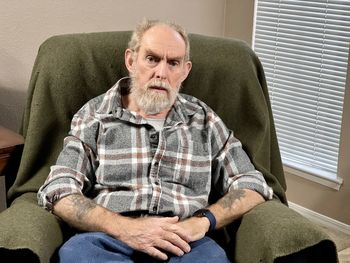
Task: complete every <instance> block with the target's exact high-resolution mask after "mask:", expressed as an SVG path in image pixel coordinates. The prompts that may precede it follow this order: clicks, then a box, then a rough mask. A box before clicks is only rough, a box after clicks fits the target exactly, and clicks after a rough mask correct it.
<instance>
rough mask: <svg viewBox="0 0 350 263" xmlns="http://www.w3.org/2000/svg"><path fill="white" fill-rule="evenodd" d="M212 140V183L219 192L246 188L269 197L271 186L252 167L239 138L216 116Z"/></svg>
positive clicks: (268, 198)
mask: <svg viewBox="0 0 350 263" xmlns="http://www.w3.org/2000/svg"><path fill="white" fill-rule="evenodd" d="M212 144H213V146H214V147H213V149H214V151H213V153H214V156H213V162H212V164H213V183H214V185H215V187H216V189H217V190H218V191H219V192H220V193H221V194H225V193H227V192H228V191H230V190H237V189H249V190H253V191H256V192H258V193H259V194H261V195H262V196H263V197H264V198H265V200H270V199H272V196H273V190H272V188H271V187H270V186H268V184H267V183H266V181H265V178H264V176H263V175H262V173H261V172H260V171H257V170H256V169H255V167H254V165H253V164H252V162H251V160H250V158H249V157H248V155H247V154H246V152H245V151H244V149H243V148H242V144H241V142H240V141H239V140H238V139H237V138H236V137H234V135H233V132H232V131H230V130H228V129H227V128H226V126H225V125H224V124H223V122H222V121H221V120H220V119H219V118H218V119H217V120H216V121H215V122H214V125H213V133H212Z"/></svg>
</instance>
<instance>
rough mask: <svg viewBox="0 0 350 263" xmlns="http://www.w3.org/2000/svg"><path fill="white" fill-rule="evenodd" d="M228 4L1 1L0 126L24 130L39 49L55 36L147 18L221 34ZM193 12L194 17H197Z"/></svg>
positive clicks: (213, 0) (203, 0)
mask: <svg viewBox="0 0 350 263" xmlns="http://www.w3.org/2000/svg"><path fill="white" fill-rule="evenodd" d="M225 2H226V1H225V0H190V1H189V0H176V1H175V0H147V1H144V0H128V1H125V0H104V1H95V0H76V1H70V0H60V1H53V0H35V1H21V0H1V8H0V125H3V126H5V127H7V128H11V129H13V130H18V128H19V126H20V121H21V116H22V112H23V107H24V104H25V98H26V91H27V87H28V82H29V78H30V74H31V70H32V67H33V63H34V59H35V56H36V54H37V50H38V47H39V45H40V44H41V43H42V42H43V41H44V40H45V39H47V38H48V37H50V36H52V35H56V34H64V33H74V32H94V31H113V30H130V29H133V28H134V26H135V24H136V23H137V22H138V21H140V20H141V19H142V18H143V17H144V16H147V17H149V18H159V19H163V20H172V21H176V22H178V23H180V24H182V25H183V26H184V27H185V28H186V29H187V30H188V31H189V32H194V33H202V34H207V35H214V36H222V35H223V28H224V10H225ZM194 14H195V15H194Z"/></svg>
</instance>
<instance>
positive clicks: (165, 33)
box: [140, 26, 186, 57]
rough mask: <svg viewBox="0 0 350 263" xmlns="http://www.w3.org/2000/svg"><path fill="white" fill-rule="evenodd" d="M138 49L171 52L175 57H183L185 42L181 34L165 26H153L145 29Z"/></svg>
mask: <svg viewBox="0 0 350 263" xmlns="http://www.w3.org/2000/svg"><path fill="white" fill-rule="evenodd" d="M140 49H143V50H144V51H151V52H154V53H159V52H160V53H163V52H166V53H167V54H169V55H170V54H172V56H176V57H184V56H185V53H186V44H185V41H184V39H183V38H182V37H181V35H180V34H179V33H178V32H176V31H175V30H174V29H172V28H170V27H167V26H155V27H152V28H150V29H149V30H147V31H146V32H145V33H144V35H143V37H142V39H141V43H140Z"/></svg>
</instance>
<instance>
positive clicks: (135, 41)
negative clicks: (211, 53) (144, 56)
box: [128, 19, 190, 61]
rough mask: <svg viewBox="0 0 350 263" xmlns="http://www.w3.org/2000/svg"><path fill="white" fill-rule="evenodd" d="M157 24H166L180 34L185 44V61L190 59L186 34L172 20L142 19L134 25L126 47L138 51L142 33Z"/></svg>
mask: <svg viewBox="0 0 350 263" xmlns="http://www.w3.org/2000/svg"><path fill="white" fill-rule="evenodd" d="M157 25H165V26H168V27H170V28H171V29H173V30H175V31H176V32H177V33H179V34H180V36H181V37H182V39H183V40H184V41H185V45H186V53H185V61H188V60H189V59H190V42H189V39H188V35H187V33H186V31H185V29H184V28H183V27H182V26H180V25H178V24H175V23H172V22H163V21H160V20H148V19H144V20H142V21H141V22H140V23H139V24H138V25H137V26H136V29H135V31H134V32H133V34H132V36H131V39H130V41H129V44H128V48H130V49H131V50H132V51H135V52H138V51H139V49H140V45H141V40H142V37H143V35H144V34H145V33H146V31H147V30H149V29H151V28H152V27H154V26H157Z"/></svg>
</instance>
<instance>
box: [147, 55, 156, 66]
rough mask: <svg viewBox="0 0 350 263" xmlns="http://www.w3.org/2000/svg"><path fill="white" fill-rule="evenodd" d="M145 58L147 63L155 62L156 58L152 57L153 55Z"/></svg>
mask: <svg viewBox="0 0 350 263" xmlns="http://www.w3.org/2000/svg"><path fill="white" fill-rule="evenodd" d="M146 60H147V62H148V63H151V64H153V63H157V59H156V58H155V57H153V56H147V57H146Z"/></svg>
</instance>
